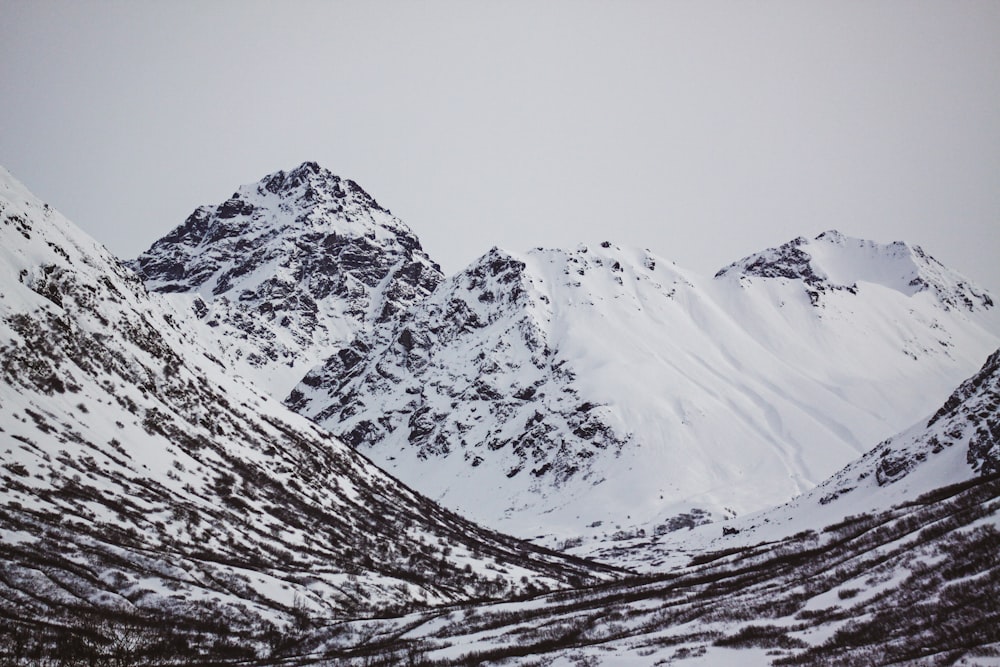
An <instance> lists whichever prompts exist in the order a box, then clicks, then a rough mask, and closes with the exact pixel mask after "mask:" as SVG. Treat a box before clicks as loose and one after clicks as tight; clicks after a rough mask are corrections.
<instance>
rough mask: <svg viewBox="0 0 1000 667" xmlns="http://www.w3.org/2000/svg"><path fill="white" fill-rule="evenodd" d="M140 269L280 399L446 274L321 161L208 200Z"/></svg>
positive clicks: (142, 259)
mask: <svg viewBox="0 0 1000 667" xmlns="http://www.w3.org/2000/svg"><path fill="white" fill-rule="evenodd" d="M130 265H131V266H132V267H133V268H134V269H135V270H136V272H137V273H138V274H139V275H140V276H141V277H142V279H143V280H144V281H145V283H146V287H147V288H149V290H150V291H153V292H158V293H161V294H163V295H164V297H163V298H164V300H165V301H167V302H168V303H170V304H171V305H172V306H173V307H174V308H175V309H176V310H177V311H178V316H179V317H184V318H185V319H187V320H188V321H189V325H190V326H192V327H193V328H194V329H195V330H196V331H198V333H199V335H200V336H201V337H202V338H203V339H204V340H205V341H207V342H209V343H210V344H211V347H212V348H214V349H215V354H216V356H218V357H219V358H220V359H222V360H223V361H224V362H225V363H226V364H227V365H228V366H230V367H232V368H233V369H235V370H237V371H239V372H240V373H241V374H243V375H244V376H246V377H248V378H249V379H251V380H252V381H254V383H255V384H257V385H258V386H259V387H261V388H262V389H263V390H264V391H266V392H268V393H269V394H270V395H272V396H275V397H277V398H283V397H284V396H285V395H286V394H287V393H288V391H289V390H290V389H291V387H292V386H293V385H294V384H295V383H296V382H297V381H298V380H299V379H301V377H302V375H303V374H304V373H305V372H306V371H307V370H308V369H309V368H310V367H312V366H313V365H314V364H316V363H317V362H318V361H320V360H321V359H322V358H323V355H325V353H326V350H327V348H331V347H333V348H336V347H345V346H347V345H348V344H350V343H352V341H355V339H359V341H364V340H366V339H367V338H368V337H369V335H371V334H372V332H373V331H375V330H376V329H377V328H378V327H379V326H380V325H383V324H385V323H386V322H387V321H389V320H390V319H391V318H392V317H393V316H394V315H395V314H396V313H398V312H399V311H400V310H402V309H404V308H406V307H407V306H408V305H410V304H411V303H413V302H415V301H418V300H420V299H422V298H423V297H425V296H426V295H427V294H429V293H430V292H431V291H432V290H433V289H434V288H435V287H436V286H437V285H438V283H439V282H440V281H441V279H442V275H441V271H440V269H439V268H438V266H437V265H436V264H435V263H434V262H432V261H431V260H430V258H428V257H427V254H426V253H425V252H424V251H423V250H422V249H421V247H420V242H419V240H418V239H417V237H416V236H415V235H414V234H413V232H411V231H410V229H409V228H407V226H406V225H405V224H403V222H402V221H400V220H399V219H398V218H395V217H394V216H393V215H392V214H391V213H390V212H389V211H388V210H387V209H385V208H383V207H382V206H380V205H379V204H378V202H376V201H375V200H374V199H373V198H372V197H371V196H370V195H369V194H368V193H367V192H365V191H364V190H363V189H362V188H361V187H360V186H359V185H358V184H357V183H355V182H354V181H351V180H349V179H343V178H340V177H339V176H336V175H334V174H332V173H330V171H328V170H326V169H324V168H322V167H320V166H319V165H317V164H316V163H315V162H305V163H303V164H302V165H300V166H298V167H297V168H295V169H293V170H291V171H288V172H285V171H278V172H275V173H273V174H270V175H268V176H266V177H264V178H263V179H261V180H260V181H259V182H257V183H252V184H249V185H244V186H242V187H240V188H239V189H238V190H237V191H236V192H235V193H233V195H232V197H230V198H229V199H227V200H226V201H224V202H223V203H221V204H219V205H217V206H202V207H199V208H198V209H196V210H195V211H194V213H192V214H191V215H190V216H189V217H188V219H187V220H185V221H184V223H183V224H181V225H180V226H178V227H177V228H176V229H174V230H173V231H171V232H170V233H169V234H168V235H167V236H165V237H163V238H162V239H160V240H159V241H157V242H156V243H154V244H153V245H152V247H150V248H149V250H147V251H146V252H144V253H143V254H141V255H140V256H139V257H138V258H137V259H136V260H134V261H133V262H131V263H130ZM192 315H193V317H191V316H192ZM359 344H363V343H359Z"/></svg>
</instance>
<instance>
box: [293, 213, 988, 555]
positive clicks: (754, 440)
mask: <svg viewBox="0 0 1000 667" xmlns="http://www.w3.org/2000/svg"><path fill="white" fill-rule="evenodd" d="M818 243H819V244H820V245H823V246H826V245H829V244H833V246H834V247H835V248H840V249H844V250H846V251H847V252H850V253H854V252H855V250H857V253H860V254H861V255H863V256H864V257H865V258H867V259H866V260H865V261H868V262H869V263H870V264H871V265H872V266H868V267H867V268H865V265H864V263H863V262H861V261H860V260H856V259H852V260H851V262H853V263H854V264H857V265H859V266H861V267H862V268H864V271H866V272H867V273H864V275H866V276H868V277H872V276H873V275H874V274H875V273H877V267H878V266H881V265H882V264H883V263H885V262H888V264H890V266H889V268H885V269H884V271H885V272H887V273H888V274H889V275H895V274H896V273H899V270H901V269H900V267H895V268H893V267H892V266H891V263H892V261H895V260H886V259H885V257H884V255H886V253H888V252H889V251H888V250H886V249H885V248H883V247H881V246H878V245H877V244H872V243H868V242H862V241H858V240H856V239H848V238H846V237H842V236H840V235H836V234H833V233H827V234H824V235H821V240H820V241H818ZM799 245H802V244H800V243H798V242H793V243H792V244H788V245H787V246H783V248H785V250H782V249H776V250H774V251H769V252H767V253H762V254H761V255H760V256H759V257H758V258H757V259H754V260H752V261H750V260H744V262H743V264H746V265H747V266H754V267H756V268H755V269H754V270H755V271H757V273H758V274H760V275H755V276H754V277H752V278H748V277H747V275H746V273H738V272H736V271H731V270H729V271H723V272H721V273H720V275H719V276H718V277H717V278H716V279H706V278H704V277H702V276H698V275H695V274H692V273H690V272H687V271H684V270H682V269H679V268H678V267H676V266H674V265H673V264H672V263H671V262H668V261H666V260H663V259H662V258H659V257H657V256H655V255H654V254H652V253H650V252H648V251H643V250H630V249H621V248H618V247H617V246H614V245H613V244H610V243H604V244H601V245H600V246H598V247H590V248H585V247H581V248H578V249H576V250H575V251H562V250H541V249H538V250H534V251H531V252H528V253H523V254H518V253H510V252H506V251H502V250H498V249H493V250H491V251H490V252H489V253H487V254H486V255H484V256H483V257H482V258H480V259H479V260H478V261H476V262H475V263H473V265H471V266H470V267H469V268H468V269H466V270H465V271H463V272H460V273H459V274H457V275H456V276H454V277H452V278H451V279H449V280H448V281H446V282H445V283H443V284H442V285H441V286H440V287H439V288H438V290H437V291H436V292H435V293H433V294H432V295H431V296H430V297H429V298H428V299H427V300H425V301H423V302H420V303H417V304H415V305H414V306H413V307H412V308H411V309H410V310H409V311H408V312H407V313H406V314H405V315H404V316H403V318H402V319H401V320H400V321H399V322H398V323H397V324H396V328H395V330H394V331H393V333H392V334H391V335H387V336H385V337H384V339H383V340H382V341H381V342H380V343H378V344H377V345H374V346H372V347H371V348H359V347H354V348H349V349H342V350H340V351H339V352H338V353H337V354H335V355H332V356H331V357H329V358H328V360H327V361H326V362H325V363H324V364H323V365H321V366H319V367H317V368H315V369H314V370H313V371H311V372H310V373H309V374H308V375H307V376H306V377H305V379H304V380H303V382H302V383H301V384H300V385H299V386H298V387H296V389H295V390H294V391H293V392H292V394H291V396H290V397H289V399H288V401H287V403H288V405H290V406H291V407H293V409H295V410H296V411H299V412H301V413H302V414H304V415H306V416H308V417H310V418H313V419H315V420H317V421H318V422H319V423H320V424H322V425H323V426H325V427H327V428H329V429H331V430H332V431H333V432H335V433H337V434H340V435H341V436H342V437H344V439H345V440H347V441H348V442H349V443H350V444H352V445H354V446H356V447H359V448H361V450H362V451H364V452H366V453H368V454H369V455H370V456H372V457H373V458H374V459H375V460H376V461H378V462H379V463H380V464H381V465H384V466H385V467H386V468H387V469H388V470H390V471H391V472H393V474H396V475H399V476H400V477H401V478H403V479H404V480H406V481H407V482H408V483H410V484H412V485H414V486H416V487H418V488H420V489H421V490H422V491H424V492H426V493H428V494H429V495H431V497H434V498H436V499H439V500H440V501H441V502H443V503H444V504H446V505H447V506H449V507H452V508H455V509H458V510H459V511H461V512H464V513H469V514H470V515H471V516H473V517H475V518H476V519H478V520H480V521H484V522H487V523H489V524H490V525H494V526H497V527H499V528H501V529H503V530H505V531H507V532H512V533H514V534H518V535H522V536H525V537H535V536H539V535H544V536H547V537H548V539H550V540H552V541H551V542H550V543H551V544H560V543H561V540H563V539H573V540H576V539H577V538H579V537H580V536H582V535H590V536H593V537H594V538H595V539H600V538H603V539H613V538H614V539H620V538H621V537H622V536H628V535H635V534H638V533H639V532H644V533H649V534H652V533H654V532H669V531H670V530H672V529H673V527H674V526H687V525H690V524H697V523H702V522H705V521H707V520H710V519H719V518H723V517H726V516H732V515H733V514H744V513H747V512H752V511H756V510H759V509H763V508H765V507H769V506H772V505H776V504H780V503H782V502H784V501H786V500H788V499H789V498H791V497H793V496H795V495H798V494H799V493H802V492H803V491H806V490H808V489H810V488H812V487H813V486H814V485H815V484H817V483H819V482H821V481H822V480H823V479H824V478H825V477H826V476H828V475H830V474H832V473H833V472H834V471H836V470H837V469H838V468H840V467H842V466H843V465H845V464H846V463H848V462H849V461H851V460H852V459H854V458H855V457H857V456H859V455H860V454H861V453H862V452H864V451H865V450H866V448H867V447H868V443H871V442H877V441H879V440H881V439H884V438H886V437H888V436H889V435H891V434H893V433H895V432H897V431H899V430H900V429H902V428H904V427H906V426H907V425H908V424H911V423H912V422H913V421H914V420H915V419H917V418H919V417H920V416H921V415H923V414H926V413H927V412H928V411H929V410H931V409H933V407H934V406H935V405H936V404H938V403H939V402H940V401H941V400H942V399H943V397H944V396H946V395H947V393H948V392H949V391H951V389H952V388H953V387H954V386H955V385H956V384H957V383H958V382H960V381H961V379H962V378H963V377H965V376H967V375H968V373H970V372H971V371H972V370H974V369H975V368H976V367H978V365H979V364H980V363H981V361H982V357H983V355H985V354H987V353H988V352H989V351H990V350H991V349H994V348H995V347H996V346H997V344H998V343H1000V337H998V335H997V334H998V331H1000V326H998V323H997V318H996V310H995V309H993V308H992V307H991V303H992V301H991V300H990V297H989V296H988V295H987V294H985V292H982V290H979V289H978V288H976V287H975V286H973V285H971V283H969V282H968V281H966V280H964V279H963V278H961V276H958V274H955V273H954V272H950V271H948V270H946V269H943V267H942V268H940V269H939V270H938V273H937V274H935V275H937V276H938V279H937V282H935V283H933V284H939V283H940V284H941V285H945V282H944V279H943V278H941V276H944V277H945V278H947V279H948V280H949V281H951V282H950V283H948V284H949V285H951V286H952V287H953V288H954V289H953V290H952V291H950V292H944V291H943V290H944V287H941V289H934V288H930V289H917V287H916V286H911V288H910V289H908V290H901V289H898V287H899V283H898V281H897V282H896V283H892V282H891V281H889V280H885V281H883V282H885V283H888V285H886V284H882V283H878V284H869V283H863V281H862V282H861V283H859V284H861V285H862V286H861V287H859V288H857V289H855V288H853V287H852V288H851V289H847V288H844V289H828V290H826V291H825V292H824V297H823V302H822V303H821V304H820V305H821V307H816V305H815V304H816V300H815V299H811V298H810V297H809V295H808V294H807V293H806V291H805V290H803V289H802V281H801V280H799V279H795V280H790V279H789V277H788V275H786V274H787V273H788V272H789V270H786V269H787V266H786V265H787V264H788V261H787V259H786V258H785V257H786V256H787V255H788V254H789V252H790V251H789V250H788V249H789V248H790V249H792V250H795V251H797V249H798V247H799ZM889 248H895V249H896V250H893V251H892V252H897V251H898V253H897V254H898V255H899V256H900V257H904V259H905V257H918V258H919V257H923V258H925V263H926V264H927V266H931V267H933V266H937V265H936V263H934V262H933V261H932V260H930V259H929V258H927V256H926V255H924V254H923V253H921V254H920V255H919V256H918V255H916V254H914V253H913V252H911V251H910V250H908V249H907V247H906V246H904V245H903V244H894V245H891V246H889ZM838 252H839V250H836V249H835V250H833V251H831V252H830V253H829V255H830V256H831V257H837V256H838ZM857 253H855V254H857ZM893 256H895V255H893ZM762 257H768V258H770V259H769V260H768V261H770V262H771V264H767V263H766V262H765V261H764V260H762V259H760V258H762ZM899 261H900V262H903V261H904V260H903V259H901V260H899ZM905 261H910V260H905ZM835 263H836V262H835V261H834V260H830V261H827V262H826V264H828V265H830V266H833V265H834V264H835ZM849 263H850V262H848V261H847V260H844V261H841V262H840V264H838V266H839V267H840V268H839V269H838V270H840V271H841V276H840V277H843V275H846V272H847V265H848V264H849ZM768 266H770V267H771V268H768ZM860 270H861V269H858V271H860ZM928 271H929V269H928ZM830 272H831V273H832V272H833V269H830ZM816 275H818V274H816ZM824 275H826V274H824ZM858 275H859V276H860V275H861V274H858ZM907 275H908V274H907ZM921 275H925V276H926V275H929V274H928V273H927V272H924V273H921ZM904 278H905V280H906V283H907V284H909V283H911V282H913V280H914V278H913V277H906V276H904ZM824 280H827V279H824ZM857 280H861V279H860V277H859V278H857ZM900 280H902V278H901V279H900ZM820 282H822V281H821V280H820V279H818V278H817V279H815V280H812V281H811V283H807V284H810V285H811V286H810V289H817V290H818V289H819V288H818V287H817V285H819V284H820ZM831 284H832V283H831ZM926 284H928V285H931V284H932V282H931V281H930V280H929V279H927V280H926ZM851 285H852V286H853V285H854V282H852V283H851ZM962 289H965V290H966V292H962V291H961V290H962ZM966 293H967V294H975V295H978V296H977V299H976V300H973V301H972V302H971V303H970V304H965V302H964V301H955V299H956V298H957V297H956V296H955V295H957V294H966ZM942 295H943V296H942ZM953 297H955V298H953ZM954 303H961V304H963V305H962V307H955V306H954ZM681 462H683V465H681Z"/></svg>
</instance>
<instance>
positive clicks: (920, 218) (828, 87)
mask: <svg viewBox="0 0 1000 667" xmlns="http://www.w3.org/2000/svg"><path fill="white" fill-rule="evenodd" d="M0 17H2V19H0V164H3V165H4V166H6V167H7V168H8V169H10V170H11V171H12V172H14V174H15V175H16V176H17V177H18V178H20V179H21V180H22V181H24V182H25V183H26V184H27V185H28V187H29V188H31V189H32V190H34V191H35V193H36V194H38V195H39V196H41V197H42V198H44V199H46V200H47V201H49V202H50V203H52V204H53V205H54V206H56V207H57V208H59V209H60V210H61V211H62V212H63V213H65V214H66V215H67V216H69V217H70V219H72V220H74V221H75V222H76V223H78V224H79V225H80V226H82V227H83V228H84V229H86V230H87V231H89V232H90V233H91V234H92V235H93V236H94V237H96V238H97V239H98V240H100V241H102V242H104V243H105V244H106V245H107V246H108V247H109V248H110V249H111V250H112V251H113V252H115V253H117V254H119V255H121V256H125V257H132V256H134V255H136V254H138V253H139V252H140V251H141V250H143V249H145V248H146V247H147V246H148V245H149V244H150V243H152V242H153V241H154V240H155V239H157V238H159V237H160V236H162V235H164V234H165V233H166V232H168V231H169V230H170V229H172V228H173V227H174V226H176V225H177V224H179V223H180V222H182V221H183V220H184V218H185V217H187V215H188V214H189V213H190V212H191V211H192V210H193V209H194V208H195V207H196V206H197V205H199V204H207V203H217V202H220V201H222V200H223V199H225V198H226V197H228V196H229V195H230V194H231V193H232V192H233V190H234V189H235V188H236V187H237V186H238V185H240V184H242V183H247V182H253V181H256V180H258V179H259V178H261V177H262V176H264V175H265V174H268V173H270V172H273V171H276V170H278V169H288V168H291V167H294V166H296V165H297V164H299V163H300V162H302V161H304V160H316V161H318V162H320V163H321V164H322V165H324V166H326V167H328V168H329V169H331V170H332V171H334V172H335V173H338V174H340V175H342V176H345V177H349V178H353V179H354V180H356V181H358V182H359V183H360V184H361V185H362V186H363V187H364V188H365V189H367V190H368V191H369V192H370V193H371V194H372V195H374V196H375V197H376V198H377V199H378V200H379V202H380V203H382V204H383V205H385V206H387V207H389V208H391V209H392V211H393V212H394V213H395V214H396V215H398V216H399V217H401V218H402V219H403V220H404V221H405V222H406V223H407V224H409V226H410V227H412V228H413V230H414V231H415V232H416V233H417V234H418V235H419V236H420V237H421V239H422V241H423V244H424V247H425V248H426V249H427V250H428V252H429V253H430V254H431V255H432V257H434V258H435V259H436V260H438V261H439V262H440V263H441V264H442V266H443V268H444V269H445V271H446V272H449V273H450V272H454V271H457V270H459V269H460V268H462V267H463V266H464V265H466V264H467V263H468V262H470V261H472V260H473V259H474V258H475V257H476V256H478V255H479V254H481V253H483V252H485V251H486V250H487V249H488V248H489V247H490V246H491V245H499V246H501V247H505V248H509V249H511V250H524V249H527V248H529V247H532V246H536V245H546V246H575V245H576V244H577V242H580V241H583V242H594V241H599V240H602V239H608V240H612V241H615V242H619V243H624V244H629V245H638V246H643V247H648V248H650V249H651V250H653V251H654V252H656V253H658V254H660V255H662V256H664V257H667V258H670V259H673V260H675V261H676V262H677V263H678V264H680V265H682V266H685V267H687V268H690V269H694V270H698V271H701V272H705V273H707V272H714V271H715V270H716V269H718V268H720V267H721V266H722V265H723V264H725V263H728V262H729V261H732V260H736V259H738V258H739V257H741V256H743V255H746V254H749V253H751V252H754V251H757V250H760V249H763V248H764V247H766V246H770V245H775V244H777V243H781V242H784V241H786V240H789V239H791V238H793V237H795V236H798V235H815V234H817V233H819V232H821V231H823V230H825V229H828V228H837V229H840V230H841V231H843V232H844V233H847V234H850V235H854V236H861V237H865V238H870V239H874V240H878V241H892V240H897V239H901V240H906V241H910V242H913V243H918V244H920V245H922V246H924V248H925V249H926V250H927V251H928V252H930V253H931V254H933V255H935V256H936V257H938V259H940V260H941V261H943V262H944V263H945V264H947V265H949V266H951V267H952V268H955V269H957V270H959V271H962V272H963V273H965V274H966V275H967V276H969V277H970V278H972V279H973V280H975V281H978V282H980V283H981V284H982V285H984V286H986V287H988V288H990V289H991V290H993V291H995V292H1000V261H998V256H1000V252H998V251H1000V2H996V1H993V0H991V1H988V2H967V1H961V0H959V1H952V0H947V1H944V0H942V1H941V2H921V1H919V0H900V1H894V2H878V1H875V2H867V1H865V2H861V1H852V0H846V1H837V2H815V1H809V0H805V1H800V0H795V1H789V2H768V1H766V0H765V1H754V2H750V1H745V2H744V1H741V2H735V1H734V2H711V1H708V2H702V1H699V2H693V1H691V2H652V1H650V2H628V1H624V2H622V1H616V2H610V1H608V2H588V1H586V0H583V1H579V2H559V1H555V0H545V1H537V2H495V1H486V0H482V1H479V2H475V1H471V0H465V1H456V2H430V1H421V2H402V1H400V2H324V3H320V2H297V3H296V2H222V1H219V0H216V1H209V2H205V1H198V2H184V1H179V0H171V1H169V2H167V1H164V2H150V1H140V0H136V1H131V0H129V1H121V2H112V1H101V2H96V1H88V0H72V1H63V2H55V1H46V0H0Z"/></svg>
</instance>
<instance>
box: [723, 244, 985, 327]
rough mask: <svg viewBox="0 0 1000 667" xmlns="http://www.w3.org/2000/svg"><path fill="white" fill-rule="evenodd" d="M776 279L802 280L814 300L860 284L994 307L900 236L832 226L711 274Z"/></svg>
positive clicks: (964, 306) (946, 303) (971, 307)
mask: <svg viewBox="0 0 1000 667" xmlns="http://www.w3.org/2000/svg"><path fill="white" fill-rule="evenodd" d="M730 276H739V277H746V278H754V277H757V278H778V279H786V280H796V281H801V282H802V283H803V285H804V287H805V290H806V292H807V293H808V294H809V297H810V299H811V300H812V303H813V305H815V306H818V305H820V304H821V300H822V295H823V294H825V293H830V292H833V291H846V292H850V293H854V294H856V293H857V292H858V290H859V289H862V287H861V286H862V285H863V284H865V283H868V284H874V285H879V286H881V287H885V288H888V289H893V290H896V291H898V292H901V293H902V294H905V295H906V296H913V295H915V294H918V293H920V292H930V293H932V294H934V295H935V296H936V297H937V300H938V301H939V302H940V304H941V305H942V306H943V307H944V308H945V309H948V308H958V309H960V310H966V311H978V310H986V309H989V308H992V307H993V299H992V298H991V297H990V295H989V294H988V293H987V292H986V291H985V290H984V289H982V288H980V287H978V286H977V285H975V284H974V283H972V282H971V281H969V280H968V279H967V278H965V277H963V276H962V275H961V274H959V273H957V272H955V271H952V270H951V269H948V268H947V267H945V266H944V265H942V264H941V263H940V262H939V261H938V260H936V259H935V258H934V257H932V256H931V255H929V254H927V253H926V252H924V251H923V249H922V248H921V247H920V246H917V245H910V244H908V243H905V242H903V241H893V242H892V243H878V242H876V241H868V240H865V239H859V238H854V237H851V236H847V235H845V234H842V233H841V232H839V231H837V230H835V229H831V230H827V231H825V232H823V233H821V234H819V235H818V236H816V237H815V238H814V239H807V238H805V237H803V236H800V237H798V238H795V239H793V240H791V241H789V242H787V243H785V244H783V245H781V246H778V247H776V248H770V249H767V250H764V251H762V252H758V253H755V254H753V255H749V256H748V257H744V258H743V259H741V260H739V261H736V262H733V263H732V264H730V265H729V266H727V267H725V268H723V269H721V270H720V271H719V272H718V273H716V274H715V277H716V278H724V277H730Z"/></svg>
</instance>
